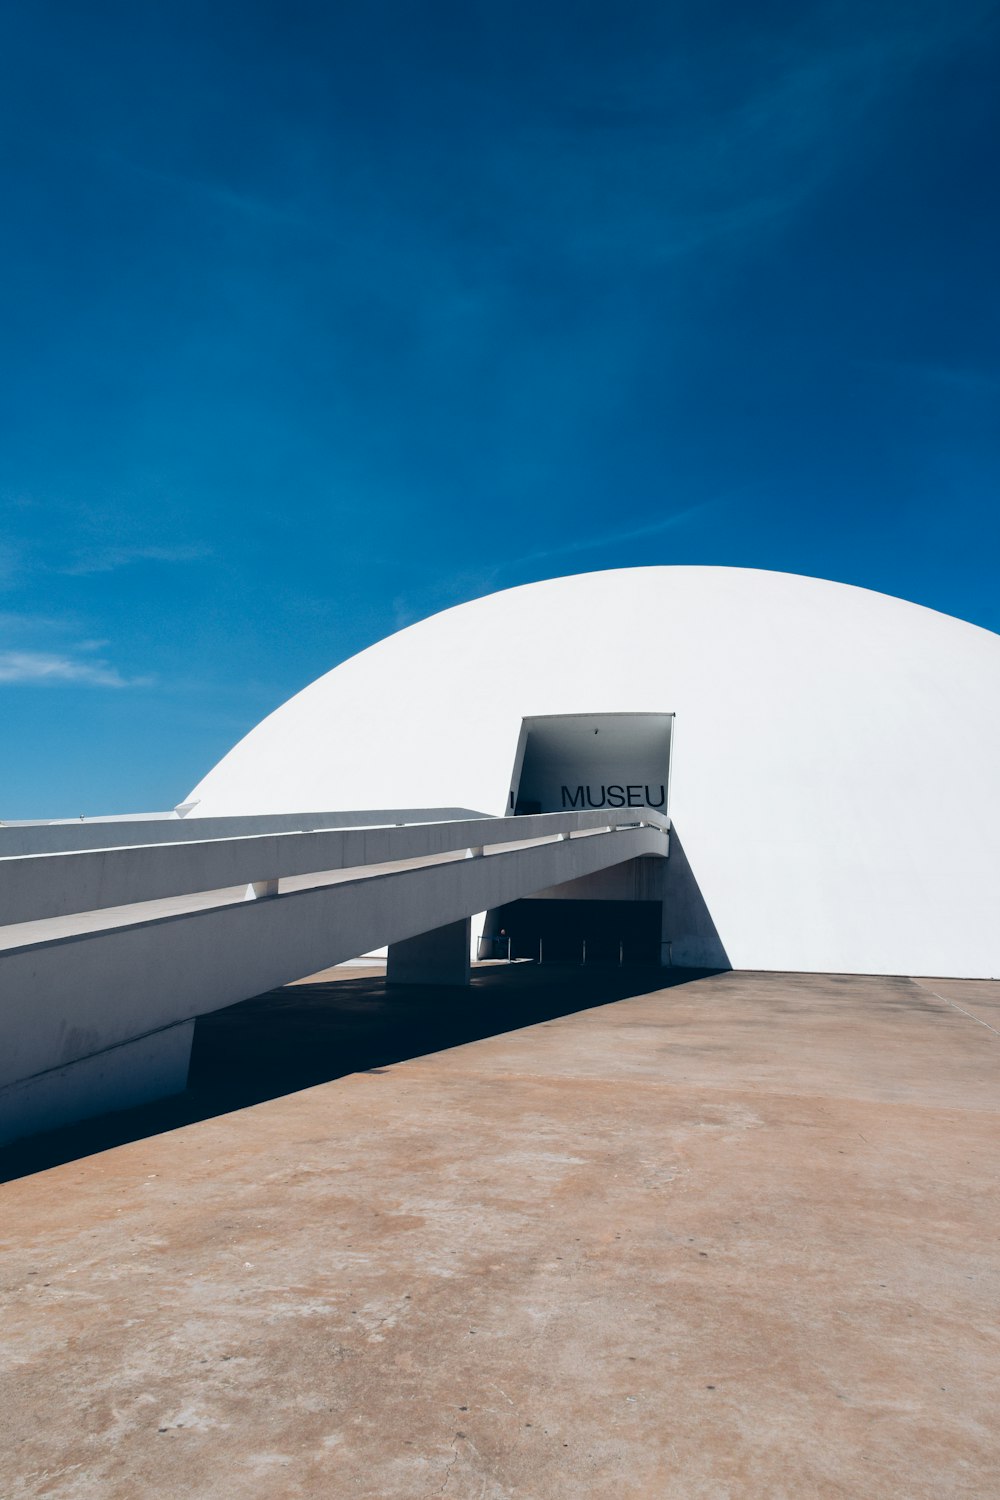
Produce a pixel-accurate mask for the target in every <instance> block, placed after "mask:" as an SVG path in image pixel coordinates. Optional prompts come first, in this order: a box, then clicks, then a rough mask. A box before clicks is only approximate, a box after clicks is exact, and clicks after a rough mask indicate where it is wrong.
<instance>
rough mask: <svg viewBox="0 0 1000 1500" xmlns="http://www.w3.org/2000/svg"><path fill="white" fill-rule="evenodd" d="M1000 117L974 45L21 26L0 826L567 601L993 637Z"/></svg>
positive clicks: (356, 20) (177, 11)
mask: <svg viewBox="0 0 1000 1500" xmlns="http://www.w3.org/2000/svg"><path fill="white" fill-rule="evenodd" d="M998 76H1000V15H998V8H997V6H996V5H995V4H992V3H991V4H986V3H979V0H953V3H952V4H950V5H947V6H946V5H944V4H943V3H935V4H924V3H921V0H896V3H885V0H864V3H861V0H841V3H826V0H824V3H811V0H796V3H794V4H791V3H789V4H782V3H757V4H753V5H746V4H745V3H735V0H734V3H712V0H698V3H669V0H668V3H628V0H616V3H615V4H611V3H604V4H591V3H587V0H574V3H571V4H568V3H567V4H564V3H561V0H549V3H544V0H543V3H541V4H539V3H538V0H532V3H530V4H525V3H521V0H504V3H502V4H501V3H476V0H457V3H454V4H443V3H436V0H422V3H420V4H417V3H404V0H365V3H364V4H361V5H358V4H352V5H347V4H339V3H333V4H330V3H305V4H297V3H294V0H281V3H277V0H274V3H248V0H242V3H240V4H230V3H226V0H216V3H213V4H211V5H204V4H202V3H199V4H189V3H187V0H171V3H157V0H143V3H142V4H139V5H136V4H134V3H129V4H119V3H101V0H93V3H88V4H86V5H82V4H69V3H64V4H52V3H47V0H30V3H22V0H12V3H8V5H7V6H6V7H4V9H3V12H2V16H0V117H2V122H3V124H2V130H3V151H2V153H0V188H2V203H3V213H2V215H0V328H2V347H3V351H4V358H3V362H2V366H0V380H2V393H0V394H2V400H0V727H2V734H0V817H8V818H16V817H38V816H63V815H75V814H77V813H88V814H90V813H98V812H112V811H129V810H137V809H143V808H156V807H169V806H172V805H173V804H174V803H175V802H177V801H179V800H180V799H181V798H182V797H183V795H184V794H185V793H186V792H187V791H188V790H189V788H190V787H191V786H192V785H193V783H194V782H195V781H196V780H197V779H198V778H199V777H200V776H201V775H202V774H203V773H204V771H205V770H207V769H208V768H209V767H210V766H211V765H212V764H213V763H214V762H215V761H216V760H217V759H218V757H219V756H220V755H221V754H223V753H224V751H225V750H226V749H228V748H229V746H230V745H231V744H232V743H233V742H234V741H235V740H236V739H238V738H239V737H240V736H241V735H242V734H243V733H245V732H246V730H247V729H249V728H250V727H251V726H252V725H253V724H254V723H256V722H257V721H258V720H259V719H260V718H261V717H263V715H264V714H265V713H267V712H268V711H269V710H270V709H271V708H273V707H275V706H276V705H277V704H278V703H280V702H281V701H283V700H284V699H285V698H286V697H288V696H289V695H290V694H291V693H292V692H294V691H296V690H297V689H298V688H300V687H302V686H303V685H304V684H305V683H307V682H309V681H311V680H312V679H313V678H314V677H316V676H318V675H319V674H320V673H321V672H323V671H325V670H327V669H328V668H329V667H331V666H333V665H335V664H336V663H337V662H338V661H340V660H343V659H344V658H345V657H346V656H349V655H351V654H352V653H354V652H355V651H357V650H359V649H361V648H362V647H364V646H366V645H368V644H370V643H371V642H372V641H374V640H377V639H378V638H380V637H381V636H383V635H385V634H387V633H389V632H390V631H392V630H394V629H396V628H398V627H400V626H402V625H405V624H408V623H410V622H412V621H413V620H416V619H419V618H421V617H422V616H424V615H426V614H429V613H431V612H433V611H435V610H437V609H440V608H443V607H445V606H447V605H450V604H454V603H458V602H461V601H462V600H465V599H470V598H474V597H476V596H477V595H480V594H484V593H488V592H491V591H492V590H494V589H498V588H504V587H508V586H510V585H512V584H516V583H523V582H528V581H531V580H533V579H538V578H545V577H550V576H553V575H556V574H560V573H566V572H579V571H586V570H589V569H594V568H604V567H618V566H626V565H632V564H642V563H727V564H739V565H745V566H753V567H768V568H778V569H787V570H791V571H795V572H803V573H811V574H818V575H822V576H825V577H829V578H835V579H842V580H844V581H847V582H852V583H859V584H863V585H865V586H867V587H871V588H877V589H882V590H884V591H886V592H888V593H893V594H899V595H902V596H904V597H907V598H910V599H914V600H917V601H918V602H920V603H923V604H928V605H930V606H932V607H934V608H936V609H942V610H945V611H947V612H949V613H952V614H957V615H961V616H963V617H965V618H967V619H970V620H974V621H975V622H977V623H978V624H981V625H985V626H987V627H989V628H990V629H994V630H997V629H1000V588H998V558H1000V505H998V489H1000V487H998V479H1000V359H998V347H1000V339H998V336H1000V302H998V291H997V285H998V277H997V266H998V265H1000V234H998V228H1000V207H998V198H997V191H996V177H997V174H996V154H997V144H998V141H1000V101H998V94H1000V91H998V90H997V88H996V79H997V77H998Z"/></svg>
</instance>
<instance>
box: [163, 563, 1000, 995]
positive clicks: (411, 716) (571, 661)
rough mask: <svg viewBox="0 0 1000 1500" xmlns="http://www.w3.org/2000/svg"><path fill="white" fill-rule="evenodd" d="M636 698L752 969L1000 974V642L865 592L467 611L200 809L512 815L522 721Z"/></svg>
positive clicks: (529, 589) (303, 717) (569, 600)
mask: <svg viewBox="0 0 1000 1500" xmlns="http://www.w3.org/2000/svg"><path fill="white" fill-rule="evenodd" d="M640 712H644V713H660V714H666V713H672V714H674V715H675V716H676V717H675V720H674V725H675V730H674V743H673V752H672V771H671V780H672V785H671V795H670V806H669V812H670V815H671V817H672V819H673V822H674V825H675V828H676V832H677V835H678V838H679V841H680V843H681V844H682V846H683V851H684V855H685V856H686V859H687V861H688V862H689V864H690V868H691V871H692V872H693V876H694V879H695V880H696V882H697V885H698V887H699V889H700V894H701V897H702V898H703V900H704V903H705V905H706V906H707V909H708V912H709V913H710V914H711V918H712V921H713V922H714V925H715V928H716V929H717V932H718V937H719V939H720V940H721V944H722V947H723V948H724V950H725V954H726V955H727V956H728V961H729V962H730V963H731V964H732V965H733V966H734V967H736V968H749V969H782V970H816V971H829V972H867V973H907V974H932V975H933V974H948V975H955V976H959V975H962V976H974V977H975V976H992V975H997V974H1000V777H998V773H997V765H998V748H1000V637H998V636H996V635H993V634H992V633H990V632H989V631H985V630H982V629H980V628H978V627H977V626H974V625H970V624H967V623H965V622H963V621H960V620H956V619H953V618H951V617H950V616H946V615H941V614H937V613H935V612H934V611H932V610H928V609H924V608H922V607H920V606H918V605H914V604H909V603H905V602H903V601H901V600H898V599H893V598H890V597H888V596H886V595H882V594H875V593H871V592H869V591H867V590H865V589H858V588H853V587H849V586H846V585H843V584H836V583H830V582H826V581H823V580H819V579H812V578H803V577H798V576H795V575H791V574H782V573H768V572H759V571H754V570H747V569H738V568H698V567H675V568H673V567H656V568H633V569H620V570H615V571H612V572H605V573H590V574H584V575H580V576H576V577H570V578H558V579H553V580H551V581H549V582H545V583H538V584H530V585H527V586H525V587H521V588H516V589H510V590H507V591H505V592H503V593H500V594H494V595H491V596H490V597H488V598H485V599H479V600H476V601H474V602H473V603H471V604H465V605H460V606H459V607H458V608H455V609H451V610H446V611H444V612H443V613H442V614H439V615H435V616H433V617H432V618H431V619H428V620H424V621H422V622H421V623H419V624H417V625H413V626H411V627H409V628H408V629H406V630H403V631H400V632H399V633H398V634H397V635H394V636H391V637H390V638H388V639H387V640H385V641H381V642H380V643H379V644H378V645H376V646H373V647H371V648H370V649H369V650H367V651H363V652H362V653H360V655H358V656H356V657H354V658H352V659H351V660H350V661H347V662H345V663H344V664H343V665H342V666H339V667H337V668H335V669H334V670H333V671H332V672H329V673H327V674H326V676H324V677H321V678H320V679H318V681H316V682H314V683H313V684H312V685H311V686H309V687H307V688H306V689H305V690H304V691H303V692H301V693H299V694H297V695H296V696H295V697H294V698H291V699H290V700H289V701H288V702H287V703H285V704H284V705H282V707H281V708H279V709H277V710H276V712H275V713H273V714H271V715H270V716H269V717H268V718H267V719H265V720H264V721H263V722H262V723H261V724H260V725H258V727H257V728H256V729H254V730H253V731H252V732H251V733H250V734H249V735H247V737H246V738H245V739H244V740H242V741H241V742H240V743H239V744H238V745H237V746H236V747H235V748H234V749H233V750H231V751H230V752H229V754H228V755H227V756H226V757H225V758H224V759H223V760H222V761H220V763H219V764H218V765H217V766H216V767H215V768H214V770H212V771H211V772H209V774H208V775H207V776H206V777H205V778H204V780H203V781H202V782H201V783H200V784H199V785H198V786H197V787H196V788H195V789H194V791H193V792H191V794H190V796H189V798H188V799H187V800H188V801H189V802H196V803H197V805H196V807H195V808H194V810H193V812H192V816H198V817H200V816H211V815H217V814H230V813H253V812H286V811H287V812H293V811H309V810H320V809H329V808H337V809H349V808H358V809H361V808H377V807H380V806H381V807H388V806H392V807H435V806H437V807H444V806H448V807H470V808H476V809H478V810H480V811H483V812H488V813H501V812H503V811H504V810H505V807H506V805H507V796H508V788H509V786H510V778H511V770H512V766H513V762H514V758H515V753H516V750H517V745H518V737H519V733H520V729H521V723H522V719H523V718H525V717H529V716H536V715H538V716H541V715H553V714H597V713H640ZM670 863H671V864H673V863H674V856H673V854H672V856H671V861H670ZM668 905H669V887H668ZM668 923H669V912H668ZM681 926H683V923H682V924H681ZM677 940H678V946H677V948H676V951H675V953H674V961H675V962H688V963H698V962H714V961H716V957H717V954H716V952H715V950H713V951H711V952H709V951H708V950H707V949H706V948H705V945H704V943H703V941H702V938H701V937H700V936H699V934H698V933H697V932H695V931H693V930H692V931H689V932H686V933H685V932H682V931H680V930H679V931H678V933H677Z"/></svg>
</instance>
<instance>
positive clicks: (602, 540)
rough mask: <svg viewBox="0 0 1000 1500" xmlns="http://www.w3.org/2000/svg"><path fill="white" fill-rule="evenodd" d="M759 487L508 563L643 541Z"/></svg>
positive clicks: (530, 554)
mask: <svg viewBox="0 0 1000 1500" xmlns="http://www.w3.org/2000/svg"><path fill="white" fill-rule="evenodd" d="M759 488H760V486H759V485H753V486H747V487H746V488H745V489H742V490H740V491H739V492H738V494H737V493H733V494H729V495H717V496H715V497H714V498H713V499H711V500H702V501H701V502H699V504H697V505H688V506H686V507H685V508H684V509H683V510H675V511H673V512H671V514H670V515H667V516H659V517H658V518H657V519H656V520H653V521H644V522H643V523H642V525H640V526H625V527H621V528H620V529H618V530H616V531H602V532H598V533H597V534H596V535H593V536H585V537H577V538H575V539H574V540H573V541H571V542H561V543H560V544H559V545H558V546H556V547H543V548H540V549H539V550H538V551H536V552H526V553H524V554H523V555H522V556H521V557H515V558H512V559H511V561H510V562H509V563H508V564H507V566H508V567H511V568H514V567H521V566H522V565H523V564H526V563H533V562H545V561H547V560H548V559H549V558H550V557H565V556H567V555H568V554H570V553H573V552H596V551H598V550H599V549H601V548H603V547H615V546H618V545H619V544H620V543H622V542H633V541H641V540H642V539H643V538H644V537H651V536H661V535H662V534H663V533H664V532H665V531H672V530H673V529H674V527H675V526H682V525H683V524H684V523H685V522H686V521H694V520H697V519H698V518H699V517H701V516H704V515H707V514H708V513H709V512H710V511H716V510H721V509H722V508H723V507H724V506H727V505H730V504H732V502H733V501H735V500H737V499H739V498H741V497H742V496H744V495H747V494H750V493H751V492H752V490H753V489H759Z"/></svg>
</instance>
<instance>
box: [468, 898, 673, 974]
mask: <svg viewBox="0 0 1000 1500" xmlns="http://www.w3.org/2000/svg"><path fill="white" fill-rule="evenodd" d="M661 911H662V903H661V902H659V901H559V900H541V901H538V900H530V899H528V900H524V901H511V902H510V903H508V905H507V906H502V907H500V908H499V910H498V911H496V912H495V913H492V914H491V916H492V917H493V920H494V922H495V924H496V925H495V931H496V932H498V933H499V932H500V931H501V930H502V931H503V932H504V933H506V936H507V938H509V939H510V956H511V958H534V959H537V958H538V957H539V954H541V956H542V960H543V962H545V963H574V962H575V963H580V962H582V961H583V957H584V943H586V945H587V946H586V961H587V963H588V964H591V963H618V962H619V961H621V962H623V963H626V964H656V963H659V961H660V921H661ZM499 948H502V950H503V951H502V952H500V951H499ZM499 948H498V953H497V956H498V957H501V958H506V957H507V943H506V939H503V940H501V941H500V943H499Z"/></svg>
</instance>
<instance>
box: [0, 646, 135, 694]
mask: <svg viewBox="0 0 1000 1500" xmlns="http://www.w3.org/2000/svg"><path fill="white" fill-rule="evenodd" d="M149 680H150V679H149V678H148V677H131V678H129V677H123V676H122V674H121V673H120V672H119V671H118V668H117V667H114V666H112V665H111V663H110V662H106V661H99V660H97V661H95V660H90V661H80V660H77V659H76V658H74V657H72V656H67V655H65V654H62V653H59V652H54V651H0V683H41V684H46V683H72V684H75V685H76V686H79V687H105V688H127V687H144V686H146V685H147V684H148V683H149Z"/></svg>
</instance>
